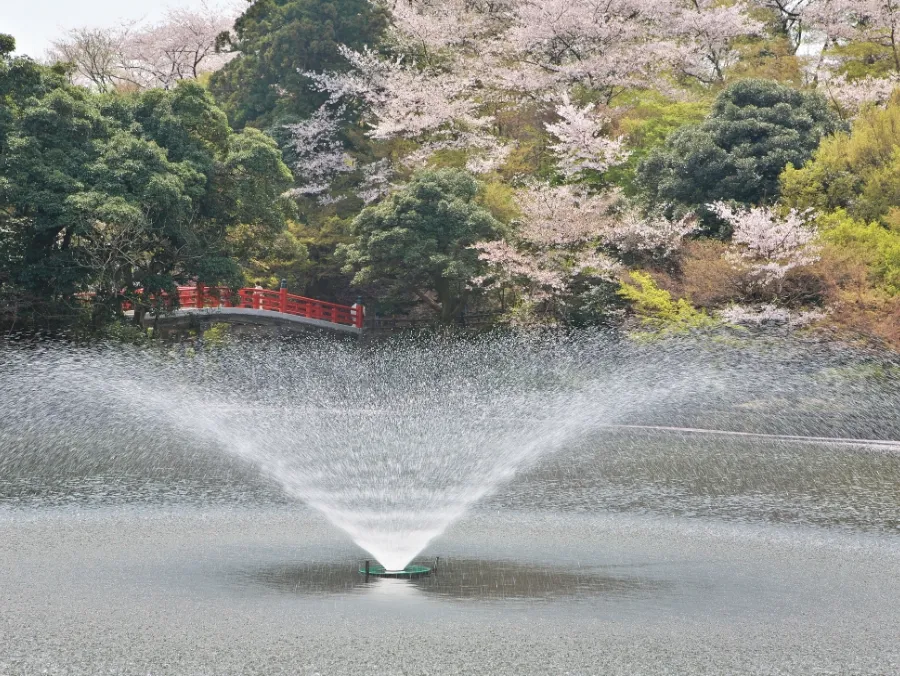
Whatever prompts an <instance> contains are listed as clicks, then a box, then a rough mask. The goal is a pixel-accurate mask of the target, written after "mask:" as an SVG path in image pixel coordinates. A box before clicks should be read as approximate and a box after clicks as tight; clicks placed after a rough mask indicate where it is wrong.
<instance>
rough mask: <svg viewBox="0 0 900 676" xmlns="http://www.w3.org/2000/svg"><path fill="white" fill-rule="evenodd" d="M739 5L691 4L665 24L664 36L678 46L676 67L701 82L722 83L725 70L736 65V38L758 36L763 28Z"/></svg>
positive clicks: (712, 0) (713, 0)
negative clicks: (671, 39)
mask: <svg viewBox="0 0 900 676" xmlns="http://www.w3.org/2000/svg"><path fill="white" fill-rule="evenodd" d="M746 12H747V7H746V6H744V5H743V4H741V3H735V4H731V5H726V4H722V3H721V2H719V1H718V0H691V1H690V2H689V3H688V4H687V6H686V7H683V8H682V9H681V11H676V12H673V15H672V16H671V17H670V18H669V19H668V20H667V21H666V23H665V28H666V29H667V34H666V35H667V36H668V37H670V38H673V39H674V40H675V42H676V43H677V44H678V45H679V49H678V50H677V52H676V53H677V55H678V58H677V61H676V65H677V67H678V68H679V69H680V70H681V72H682V73H684V74H685V75H688V76H690V77H693V78H696V79H697V80H700V81H701V82H707V83H711V82H724V81H725V69H726V68H727V67H728V66H730V65H732V64H733V63H734V62H735V61H736V57H737V55H736V52H735V50H734V43H735V41H736V40H737V39H738V38H741V37H745V36H749V35H757V34H759V33H760V32H761V30H762V24H760V23H759V22H758V21H756V20H754V19H751V18H750V17H749V16H748V15H747V13H746Z"/></svg>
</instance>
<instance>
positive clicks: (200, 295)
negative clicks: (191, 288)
mask: <svg viewBox="0 0 900 676" xmlns="http://www.w3.org/2000/svg"><path fill="white" fill-rule="evenodd" d="M197 307H203V285H202V284H201V283H200V282H197Z"/></svg>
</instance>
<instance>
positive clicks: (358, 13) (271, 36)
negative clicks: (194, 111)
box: [210, 0, 386, 127]
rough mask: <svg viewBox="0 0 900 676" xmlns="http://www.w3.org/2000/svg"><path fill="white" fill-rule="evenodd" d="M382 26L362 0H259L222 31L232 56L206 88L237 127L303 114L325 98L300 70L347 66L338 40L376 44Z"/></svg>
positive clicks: (378, 14)
mask: <svg viewBox="0 0 900 676" xmlns="http://www.w3.org/2000/svg"><path fill="white" fill-rule="evenodd" d="M385 24H386V17H385V15H384V13H383V12H381V11H379V10H378V9H376V7H375V6H374V5H373V4H372V3H370V2H368V1H367V0H258V1H257V2H254V3H253V4H252V6H251V7H250V8H249V9H248V10H247V11H246V12H244V13H243V14H242V15H241V16H240V17H239V18H238V20H237V21H236V22H235V24H234V30H233V31H232V32H226V33H225V34H224V35H223V36H221V38H220V47H225V46H226V45H227V46H228V47H230V48H231V49H232V50H234V51H235V52H236V53H237V57H236V58H234V59H232V60H231V61H229V62H228V64H227V65H226V66H225V67H224V68H222V69H221V70H220V71H218V72H217V73H215V74H214V75H213V76H212V79H211V80H210V89H211V90H212V92H213V93H214V94H215V96H216V98H217V100H218V101H219V103H220V105H221V106H222V108H223V109H224V110H225V111H226V112H227V113H228V116H229V118H230V119H231V121H232V124H234V125H235V126H236V127H243V126H244V125H247V124H251V125H254V126H257V127H266V126H269V125H272V124H273V123H275V122H277V121H279V120H283V119H296V118H298V117H307V116H309V115H310V114H311V113H313V112H314V111H315V110H316V108H318V107H319V105H321V103H322V102H323V101H324V97H323V96H322V95H321V94H317V93H316V92H314V91H312V90H311V89H310V87H309V78H307V77H306V76H305V75H304V73H305V72H307V71H313V72H321V71H325V70H334V69H344V68H346V66H345V65H344V64H345V61H344V59H343V58H342V57H341V55H340V52H339V49H338V48H339V46H340V45H348V46H350V47H352V48H353V49H360V48H362V47H363V46H365V45H370V44H374V43H375V42H377V41H378V38H379V35H380V33H381V31H382V30H383V29H384V26H385Z"/></svg>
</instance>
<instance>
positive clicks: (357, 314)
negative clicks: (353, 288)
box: [350, 297, 366, 329]
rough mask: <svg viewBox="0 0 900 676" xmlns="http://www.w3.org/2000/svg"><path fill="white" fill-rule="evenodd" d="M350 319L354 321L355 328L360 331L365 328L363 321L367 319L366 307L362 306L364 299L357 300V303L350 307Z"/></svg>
mask: <svg viewBox="0 0 900 676" xmlns="http://www.w3.org/2000/svg"><path fill="white" fill-rule="evenodd" d="M350 317H351V318H352V319H353V326H355V327H356V328H358V329H361V328H362V327H363V321H364V320H365V317H366V306H365V305H363V304H362V297H359V298H357V299H356V302H355V303H354V304H353V305H351V306H350Z"/></svg>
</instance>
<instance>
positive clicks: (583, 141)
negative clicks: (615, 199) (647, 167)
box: [544, 94, 628, 177]
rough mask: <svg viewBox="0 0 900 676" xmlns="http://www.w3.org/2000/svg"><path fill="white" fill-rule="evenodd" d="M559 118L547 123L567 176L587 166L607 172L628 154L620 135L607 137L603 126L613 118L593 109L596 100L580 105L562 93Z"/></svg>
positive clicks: (552, 147) (558, 109) (555, 150)
mask: <svg viewBox="0 0 900 676" xmlns="http://www.w3.org/2000/svg"><path fill="white" fill-rule="evenodd" d="M556 114H557V115H558V116H559V117H560V121H559V122H556V123H553V124H546V125H544V126H545V128H546V129H547V131H548V132H550V133H551V134H552V135H553V136H555V137H556V139H557V142H556V143H555V144H554V145H552V146H550V147H551V149H552V150H553V151H554V152H555V153H556V154H557V156H558V157H559V158H560V161H559V168H560V170H561V171H562V173H563V174H565V175H566V176H569V177H571V176H573V175H575V174H578V173H580V172H583V171H584V170H586V169H588V170H592V171H597V172H604V171H606V170H607V169H608V168H609V167H610V166H612V165H615V164H621V163H622V162H624V161H625V160H626V159H627V158H628V152H627V151H626V150H625V147H624V143H623V142H622V140H621V139H610V138H607V137H606V136H605V135H604V133H603V127H604V126H606V125H607V124H608V123H609V122H610V119H609V118H608V117H606V116H604V115H599V114H595V113H594V104H592V103H589V104H588V105H587V106H584V107H583V108H582V107H579V106H576V105H575V104H573V103H572V102H571V101H570V100H569V96H568V94H563V97H562V103H561V104H560V105H558V106H557V107H556Z"/></svg>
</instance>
